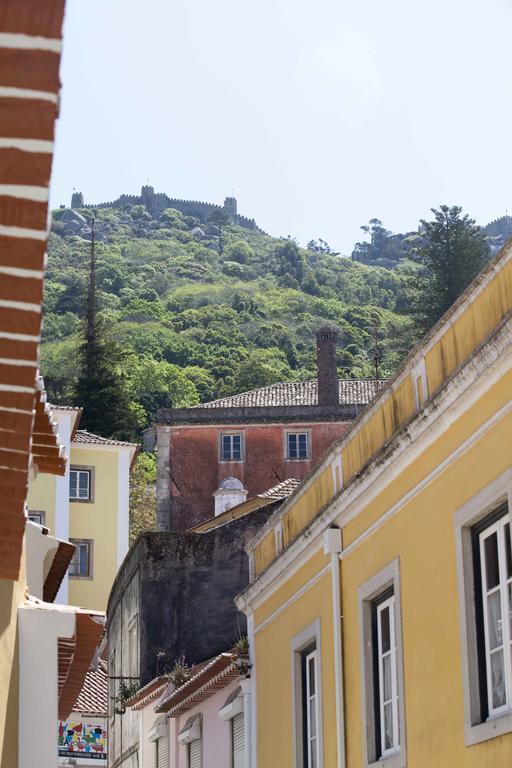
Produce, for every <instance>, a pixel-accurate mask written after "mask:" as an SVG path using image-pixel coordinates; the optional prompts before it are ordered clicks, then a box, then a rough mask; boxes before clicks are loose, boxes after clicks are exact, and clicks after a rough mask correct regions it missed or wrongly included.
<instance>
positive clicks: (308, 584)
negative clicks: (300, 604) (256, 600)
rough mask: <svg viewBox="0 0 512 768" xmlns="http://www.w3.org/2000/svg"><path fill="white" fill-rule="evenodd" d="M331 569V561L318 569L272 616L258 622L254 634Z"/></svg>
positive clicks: (298, 598)
mask: <svg viewBox="0 0 512 768" xmlns="http://www.w3.org/2000/svg"><path fill="white" fill-rule="evenodd" d="M330 570H331V564H330V562H329V563H327V565H325V566H324V567H323V568H322V570H320V571H318V573H316V574H315V575H314V576H313V578H311V579H309V581H307V582H306V583H305V584H303V585H302V587H301V588H300V589H299V590H297V592H295V594H293V595H292V596H291V597H289V598H288V600H285V601H284V603H281V605H280V606H279V608H276V610H275V611H273V612H272V613H271V614H270V616H267V618H266V619H264V621H262V622H261V624H258V626H257V627H256V628H255V629H254V634H255V635H257V634H258V632H261V631H262V630H264V629H265V627H267V626H268V625H269V624H270V623H271V622H273V621H274V619H276V618H277V617H278V616H279V615H280V614H281V613H283V611H286V609H287V608H289V607H290V606H291V605H293V604H294V603H295V602H297V600H300V598H301V597H302V595H303V594H305V593H306V592H307V591H308V590H309V589H311V587H314V586H315V584H316V583H317V582H318V581H320V579H322V578H323V577H324V576H326V575H327V574H328V573H329V571H330Z"/></svg>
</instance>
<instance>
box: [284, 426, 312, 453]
mask: <svg viewBox="0 0 512 768" xmlns="http://www.w3.org/2000/svg"><path fill="white" fill-rule="evenodd" d="M286 442H287V450H286V456H287V458H289V459H308V458H309V438H308V433H307V432H287V439H286Z"/></svg>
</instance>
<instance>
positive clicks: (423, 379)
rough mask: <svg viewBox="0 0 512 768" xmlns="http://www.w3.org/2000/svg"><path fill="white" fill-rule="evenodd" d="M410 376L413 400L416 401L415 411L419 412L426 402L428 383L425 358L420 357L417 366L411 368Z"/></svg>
mask: <svg viewBox="0 0 512 768" xmlns="http://www.w3.org/2000/svg"><path fill="white" fill-rule="evenodd" d="M411 376H412V383H413V389H414V399H415V401H416V410H419V409H420V408H422V407H423V406H424V405H425V403H426V402H427V400H428V382H427V368H426V366H425V358H423V357H422V358H421V360H420V362H419V363H418V365H417V366H416V367H415V368H413V370H412V373H411Z"/></svg>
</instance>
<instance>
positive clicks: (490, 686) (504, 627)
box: [475, 507, 512, 717]
mask: <svg viewBox="0 0 512 768" xmlns="http://www.w3.org/2000/svg"><path fill="white" fill-rule="evenodd" d="M507 511H508V510H507V507H502V508H501V509H500V510H499V511H498V515H499V517H498V519H496V520H494V521H493V522H492V521H491V522H490V524H486V523H484V527H483V529H482V527H481V526H480V527H479V528H477V529H476V531H475V534H476V535H477V536H478V551H476V552H475V554H476V555H477V562H476V574H477V576H479V582H480V583H479V584H475V588H476V589H475V591H476V595H477V601H478V602H479V605H477V607H476V615H477V622H478V621H479V620H480V622H481V624H480V627H478V626H477V634H479V635H480V638H479V639H480V649H479V650H480V653H479V656H480V659H481V662H482V668H483V669H485V691H484V692H483V693H484V695H483V700H482V714H483V715H484V716H485V715H487V716H489V717H495V716H497V715H501V714H504V713H505V712H509V711H511V710H512V656H511V654H512V632H511V623H512V550H511V543H510V522H509V518H508V514H507ZM475 538H476V537H475ZM475 544H476V541H475ZM475 549H476V547H475ZM478 558H479V562H478ZM482 630H483V631H482ZM483 669H482V672H483Z"/></svg>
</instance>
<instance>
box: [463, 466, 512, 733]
mask: <svg viewBox="0 0 512 768" xmlns="http://www.w3.org/2000/svg"><path fill="white" fill-rule="evenodd" d="M507 501H508V504H509V515H510V509H511V501H512V468H510V469H507V470H506V471H505V472H503V473H502V474H501V475H500V476H499V477H497V478H496V479H495V480H494V481H493V482H492V483H490V484H489V485H487V486H486V487H485V488H483V489H482V490H481V491H479V493H477V494H476V495H475V496H473V498H472V499H470V500H469V501H468V502H466V504H464V505H463V506H462V507H460V509H458V510H457V511H456V512H455V514H454V517H453V523H454V531H455V544H456V555H457V582H458V600H459V616H460V620H459V626H460V643H461V664H462V683H463V691H464V743H465V744H466V746H471V745H473V744H479V743H481V742H483V741H488V740H489V739H492V738H495V737H496V736H501V735H503V734H506V733H510V732H511V731H512V713H505V714H504V715H502V716H501V717H494V718H489V719H488V720H487V721H485V722H480V719H481V709H480V689H479V678H478V654H477V638H476V614H475V592H474V568H473V547H472V535H471V529H472V528H473V526H475V525H476V524H477V523H479V522H480V521H481V520H483V519H484V518H485V517H486V516H487V515H489V514H491V513H492V511H493V510H494V509H497V508H499V506H500V505H501V504H502V503H504V502H507Z"/></svg>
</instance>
